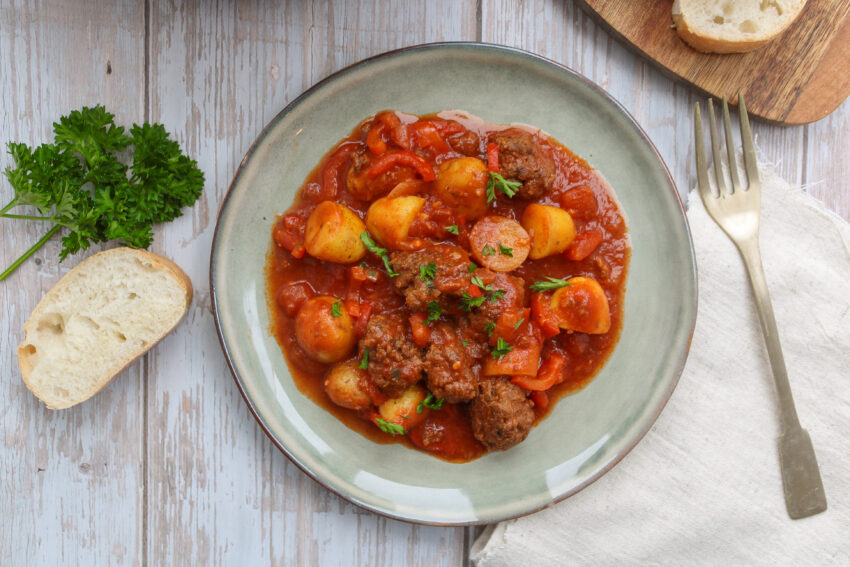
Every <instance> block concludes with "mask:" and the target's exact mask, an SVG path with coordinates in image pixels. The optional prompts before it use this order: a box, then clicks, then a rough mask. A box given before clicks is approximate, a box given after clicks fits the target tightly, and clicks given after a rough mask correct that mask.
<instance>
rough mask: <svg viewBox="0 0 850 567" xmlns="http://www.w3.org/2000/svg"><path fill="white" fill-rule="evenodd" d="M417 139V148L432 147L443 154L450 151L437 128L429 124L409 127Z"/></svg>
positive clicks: (417, 123)
mask: <svg viewBox="0 0 850 567" xmlns="http://www.w3.org/2000/svg"><path fill="white" fill-rule="evenodd" d="M411 128H412V129H413V131H414V132H416V136H417V137H418V139H419V140H418V141H419V144H418V145H419V147H420V148H427V147H433V148H434V149H435V150H436V151H437V152H438V153H441V154H445V153H448V152H450V151H452V148H451V146H449V144H448V143H447V142H446V141H445V140H444V139H443V138H442V136H440V133H439V132H438V131H437V128H436V127H435V126H434V125H433V124H431V123H429V122H416V123H414V124H412V125H411Z"/></svg>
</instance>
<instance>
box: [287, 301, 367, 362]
mask: <svg viewBox="0 0 850 567" xmlns="http://www.w3.org/2000/svg"><path fill="white" fill-rule="evenodd" d="M334 304H336V305H337V307H336V308H334ZM334 312H336V313H337V314H336V315H335V314H334ZM295 340H296V341H297V342H298V345H299V346H300V347H301V348H302V349H304V352H306V353H307V356H309V357H310V358H312V359H313V360H316V361H318V362H324V363H330V362H337V361H339V360H342V359H343V358H345V357H346V356H348V354H349V353H350V352H351V349H352V348H353V347H354V344H355V343H356V342H357V337H356V336H355V334H354V321H353V320H352V318H351V316H350V315H349V314H348V312H347V311H346V310H345V308H344V307H343V305H342V300H340V299H337V298H336V297H330V296H328V295H320V296H317V297H313V298H312V299H308V300H307V301H305V302H304V305H302V306H301V309H300V310H299V311H298V315H297V316H296V317H295Z"/></svg>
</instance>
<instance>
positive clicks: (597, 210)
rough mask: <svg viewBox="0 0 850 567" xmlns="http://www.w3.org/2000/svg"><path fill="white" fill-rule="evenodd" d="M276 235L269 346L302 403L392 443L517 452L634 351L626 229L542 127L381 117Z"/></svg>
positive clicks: (337, 153) (453, 453)
mask: <svg viewBox="0 0 850 567" xmlns="http://www.w3.org/2000/svg"><path fill="white" fill-rule="evenodd" d="M271 236H272V245H271V248H270V251H269V254H268V260H267V267H266V281H267V292H268V297H269V309H270V312H271V320H272V327H273V328H272V332H273V333H274V335H275V337H276V338H277V341H278V343H279V344H280V346H281V349H282V350H283V353H284V355H285V357H286V359H287V361H288V363H289V366H290V369H291V371H292V376H293V379H294V380H295V383H296V385H297V386H298V389H299V390H300V391H301V392H303V393H304V394H305V395H307V396H308V397H310V398H311V399H312V400H313V401H314V402H315V403H317V404H319V405H320V406H322V407H324V408H325V409H327V410H328V411H329V412H330V413H332V414H333V415H335V416H336V417H337V418H338V419H340V420H341V421H343V422H344V423H345V424H346V425H347V426H348V427H350V428H352V429H354V430H356V431H358V432H360V433H361V434H363V435H364V436H366V437H368V438H369V439H371V440H373V441H375V442H378V443H387V442H400V443H404V444H406V445H407V446H409V447H412V448H416V449H419V450H422V451H425V452H428V453H430V454H432V455H435V456H437V457H439V458H441V459H445V460H448V461H453V462H465V461H469V460H472V459H476V458H478V457H480V456H482V455H484V454H485V453H487V452H488V451H492V450H504V449H509V448H510V447H513V446H514V445H516V444H517V443H520V442H521V441H523V440H524V439H525V438H526V436H527V435H528V433H529V431H530V429H531V428H532V427H533V426H534V425H535V424H536V423H538V422H539V421H540V420H541V419H542V418H543V417H544V416H545V415H546V413H547V412H548V411H550V410H551V408H552V407H553V405H554V404H555V403H556V402H557V400H558V399H559V398H560V397H562V396H564V395H565V394H568V393H570V392H573V391H575V390H577V389H579V388H581V387H583V386H584V385H585V384H587V383H588V381H589V380H590V379H591V378H592V377H593V376H594V375H595V374H596V373H597V372H598V371H599V369H600V368H601V367H602V366H603V364H604V363H605V361H606V359H607V358H608V356H609V355H610V354H611V351H612V350H613V348H614V346H615V344H616V342H617V339H618V338H619V334H620V328H621V326H622V317H623V297H624V292H625V281H626V272H627V269H628V263H629V255H630V248H629V239H628V233H627V230H626V224H625V222H624V219H623V214H622V212H621V210H620V208H619V206H618V204H617V201H616V199H615V197H614V194H613V192H612V191H611V189H610V187H609V186H608V185H607V183H606V182H605V181H604V180H603V179H602V177H601V176H600V175H599V173H597V172H596V171H595V170H593V169H592V168H591V167H590V166H589V165H588V164H587V163H586V162H585V161H584V160H582V159H581V158H579V157H577V156H576V155H575V154H573V153H572V152H571V151H570V150H568V149H567V148H566V147H564V146H563V145H561V144H560V143H558V142H557V141H556V140H554V139H552V138H551V137H549V136H547V135H546V134H544V133H543V132H541V131H539V130H536V129H533V128H530V127H526V126H501V125H496V124H490V123H487V122H484V121H482V120H480V119H478V118H475V117H471V116H468V115H466V114H463V113H460V112H440V113H438V114H432V115H426V116H421V117H417V116H412V115H409V114H404V113H401V112H395V111H385V112H380V113H378V114H377V115H375V116H373V117H370V118H367V119H366V120H364V121H363V122H362V123H360V124H359V125H358V126H357V128H356V129H355V130H354V131H353V132H352V133H351V134H350V135H349V136H348V137H346V138H345V139H343V140H342V141H341V142H339V143H338V144H337V145H336V146H334V147H333V148H332V149H331V151H330V152H328V153H327V154H326V155H325V157H324V158H323V159H322V160H321V161H320V163H319V164H318V166H317V167H316V168H315V169H314V170H313V171H312V173H310V175H309V176H308V177H307V180H306V181H305V182H304V184H303V185H302V186H301V188H300V190H299V191H298V194H297V196H296V198H295V201H294V203H293V204H292V206H291V207H289V209H288V210H287V211H286V212H284V213H283V214H281V215H280V216H278V217H277V219H276V221H275V224H274V227H273V229H272V234H271Z"/></svg>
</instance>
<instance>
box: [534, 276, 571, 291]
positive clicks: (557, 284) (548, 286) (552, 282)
mask: <svg viewBox="0 0 850 567" xmlns="http://www.w3.org/2000/svg"><path fill="white" fill-rule="evenodd" d="M546 280H548V281H544V280H537V281H536V282H534V283H533V284H531V286H530V289H531V291H550V290H553V289H558V288H561V287H565V286H568V285H570V283H569V282H568V281H567V280H559V279H558V278H550V277H547V278H546Z"/></svg>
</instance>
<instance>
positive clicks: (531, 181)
mask: <svg viewBox="0 0 850 567" xmlns="http://www.w3.org/2000/svg"><path fill="white" fill-rule="evenodd" d="M489 141H490V143H491V144H496V146H497V147H498V148H499V172H500V173H501V174H502V176H503V177H504V178H505V179H509V180H513V181H519V182H521V183H522V186H520V189H519V191H518V192H517V196H518V197H520V198H522V199H535V198H537V197H540V196H541V195H543V194H544V193H546V192H547V191H549V189H551V187H552V183H554V182H555V160H553V159H552V156H551V155H550V154H549V152H547V151H546V150H545V149H544V148H543V147H542V146H541V145H540V143H539V142H538V141H537V138H535V137H534V135H532V134H529V133H528V132H526V131H525V130H520V129H518V128H508V129H507V130H501V131H499V132H494V133H492V134H490V138H489Z"/></svg>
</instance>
